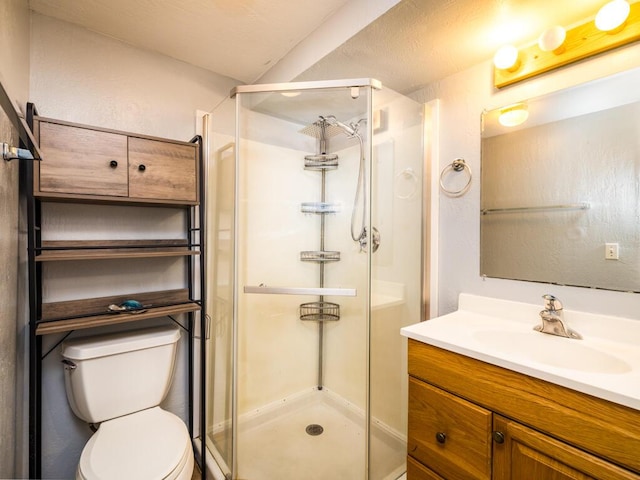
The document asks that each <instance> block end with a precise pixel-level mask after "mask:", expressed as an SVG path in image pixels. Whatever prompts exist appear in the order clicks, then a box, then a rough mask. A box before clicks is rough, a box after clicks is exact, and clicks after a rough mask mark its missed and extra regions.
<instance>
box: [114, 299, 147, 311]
mask: <svg viewBox="0 0 640 480" xmlns="http://www.w3.org/2000/svg"><path fill="white" fill-rule="evenodd" d="M109 310H110V311H111V312H116V313H142V312H145V311H146V308H144V305H142V303H140V302H139V301H137V300H125V301H124V302H122V303H121V304H120V305H115V304H113V305H109Z"/></svg>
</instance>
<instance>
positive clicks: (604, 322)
mask: <svg viewBox="0 0 640 480" xmlns="http://www.w3.org/2000/svg"><path fill="white" fill-rule="evenodd" d="M542 305H543V303H542V299H541V302H540V305H533V304H528V303H520V302H512V301H508V300H499V299H495V298H488V297H480V296H477V295H470V294H464V293H463V294H460V299H459V305H458V310H457V311H456V312H453V313H450V314H448V315H443V316H441V317H437V318H434V319H432V320H428V321H425V322H421V323H416V324H414V325H410V326H407V327H404V328H403V329H402V330H401V333H402V335H404V336H405V337H409V338H412V339H414V340H418V341H420V342H423V343H426V344H429V345H433V346H436V347H440V348H443V349H445V350H449V351H452V352H455V353H460V354H462V355H466V356H468V357H471V358H475V359H477V360H481V361H483V362H486V363H490V364H492V365H497V366H499V367H504V368H507V369H509V370H513V371H516V372H520V373H523V374H525V375H529V376H531V377H535V378H539V379H542V380H546V381H548V382H551V383H555V384H557V385H562V386H565V387H568V388H571V389H573V390H577V391H579V392H583V393H587V394H589V395H593V396H594V397H599V398H603V399H605V400H609V401H612V402H615V403H618V404H621V405H626V406H628V407H631V408H634V409H636V410H640V320H630V319H627V318H620V317H612V316H606V315H597V314H591V313H585V312H578V311H574V310H567V309H566V308H565V309H564V320H565V322H566V323H567V324H568V326H569V327H571V328H572V329H573V330H575V331H577V332H578V333H579V334H580V335H582V337H583V339H582V340H575V339H569V338H563V337H558V336H555V335H548V334H545V333H540V332H536V331H534V330H533V327H534V326H535V325H537V324H539V323H540V317H539V313H540V311H541V310H542V309H543V306H542Z"/></svg>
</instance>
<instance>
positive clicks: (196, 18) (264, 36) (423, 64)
mask: <svg viewBox="0 0 640 480" xmlns="http://www.w3.org/2000/svg"><path fill="white" fill-rule="evenodd" d="M347 1H348V0H323V1H317V0H313V1H311V0H180V1H176V0H30V5H31V8H32V9H33V10H35V11H37V12H39V13H42V14H44V15H49V16H52V17H55V18H58V19H61V20H66V21H69V22H73V23H77V24H79V25H83V26H85V27H86V28H88V29H90V30H94V31H97V32H100V33H103V34H106V35H109V36H112V37H115V38H118V39H121V40H123V41H125V42H127V43H130V44H132V45H135V46H138V47H141V48H145V49H149V50H153V51H157V52H160V53H163V54H166V55H169V56H171V57H174V58H177V59H180V60H183V61H185V62H188V63H191V64H193V65H197V66H200V67H203V68H206V69H208V70H211V71H214V72H216V73H219V74H221V75H225V76H228V77H232V78H235V79H237V80H240V81H243V82H245V83H253V82H255V81H256V80H257V79H258V78H260V76H261V75H262V74H264V73H265V72H266V71H268V70H269V68H271V67H272V66H273V65H274V64H275V63H276V62H277V61H278V60H279V59H281V58H282V57H284V56H285V55H286V54H287V53H288V52H289V51H290V50H291V49H292V48H293V47H294V46H295V45H296V44H298V43H299V42H301V41H302V40H303V39H304V38H305V37H306V36H307V35H309V34H310V33H311V32H312V31H313V30H315V29H316V28H317V27H318V26H319V25H321V24H322V23H323V22H324V21H325V20H326V19H327V18H328V17H330V16H331V15H332V14H333V13H335V12H337V11H338V10H339V9H340V8H341V7H343V6H344V5H345V4H346V3H347ZM370 1H374V0H370ZM604 3H606V0H402V1H400V2H399V3H398V4H397V5H396V6H395V7H393V8H391V9H390V10H389V11H388V12H387V13H385V14H384V15H382V16H381V17H379V18H378V19H377V20H375V21H374V22H372V23H371V24H369V26H367V27H365V28H364V29H363V30H361V31H360V32H359V33H357V34H356V35H355V36H353V37H352V38H351V39H349V40H347V41H346V42H345V43H344V44H342V45H341V46H340V47H338V48H337V49H336V50H334V51H333V52H332V53H330V54H328V55H327V56H325V57H324V58H323V59H320V60H319V61H318V62H317V63H316V64H315V65H314V66H313V67H311V68H309V69H308V70H307V71H305V72H303V73H301V74H300V75H299V76H298V77H297V78H296V80H326V79H335V78H363V77H374V78H377V79H379V80H381V81H382V83H383V84H385V85H387V86H389V87H391V88H393V89H394V90H397V91H399V92H402V93H409V92H411V91H414V90H416V89H418V88H420V87H421V86H423V85H426V84H429V83H431V82H432V81H435V80H438V79H441V78H444V77H446V76H448V75H451V74H453V73H456V72H459V71H461V70H464V69H466V68H469V67H470V66H472V65H476V64H478V63H481V62H484V61H486V60H488V59H490V58H491V57H492V56H493V53H494V52H495V50H496V49H497V48H498V47H499V46H500V45H502V44H504V43H514V44H516V45H523V44H527V43H531V42H533V41H535V39H536V38H537V36H538V35H539V34H540V32H541V31H542V30H543V29H545V28H547V27H549V26H552V25H555V24H560V25H563V26H565V27H566V26H570V25H572V24H575V23H576V22H579V21H582V20H584V19H586V18H588V17H592V16H594V15H595V12H596V11H597V10H598V8H599V7H600V6H601V5H603V4H604ZM632 3H633V2H632ZM348 20H349V19H347V21H348Z"/></svg>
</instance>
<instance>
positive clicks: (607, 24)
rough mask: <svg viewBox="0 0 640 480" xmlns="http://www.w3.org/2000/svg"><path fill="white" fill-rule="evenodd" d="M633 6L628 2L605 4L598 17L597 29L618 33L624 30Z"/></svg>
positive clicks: (622, 0) (615, 0)
mask: <svg viewBox="0 0 640 480" xmlns="http://www.w3.org/2000/svg"><path fill="white" fill-rule="evenodd" d="M630 11H631V6H630V5H629V3H628V2H627V1H626V0H612V1H611V2H609V3H607V4H605V5H604V6H603V7H602V8H601V9H600V10H599V11H598V14H597V15H596V20H595V24H596V28H597V29H598V30H601V31H603V32H608V33H616V32H618V31H620V30H621V29H622V28H624V22H626V21H627V18H628V17H629V12H630Z"/></svg>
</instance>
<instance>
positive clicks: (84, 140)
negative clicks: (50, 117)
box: [36, 122, 128, 197]
mask: <svg viewBox="0 0 640 480" xmlns="http://www.w3.org/2000/svg"><path fill="white" fill-rule="evenodd" d="M39 132H40V150H41V151H42V157H43V160H42V162H37V168H38V169H39V174H38V170H36V182H37V183H36V192H37V191H40V192H43V193H45V194H46V193H54V194H71V195H74V194H77V195H107V196H116V197H126V196H127V195H128V185H127V177H128V173H127V137H126V135H120V134H118V133H110V132H103V131H99V130H92V129H89V128H80V127H75V126H70V125H60V124H57V123H49V122H40V123H39Z"/></svg>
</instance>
